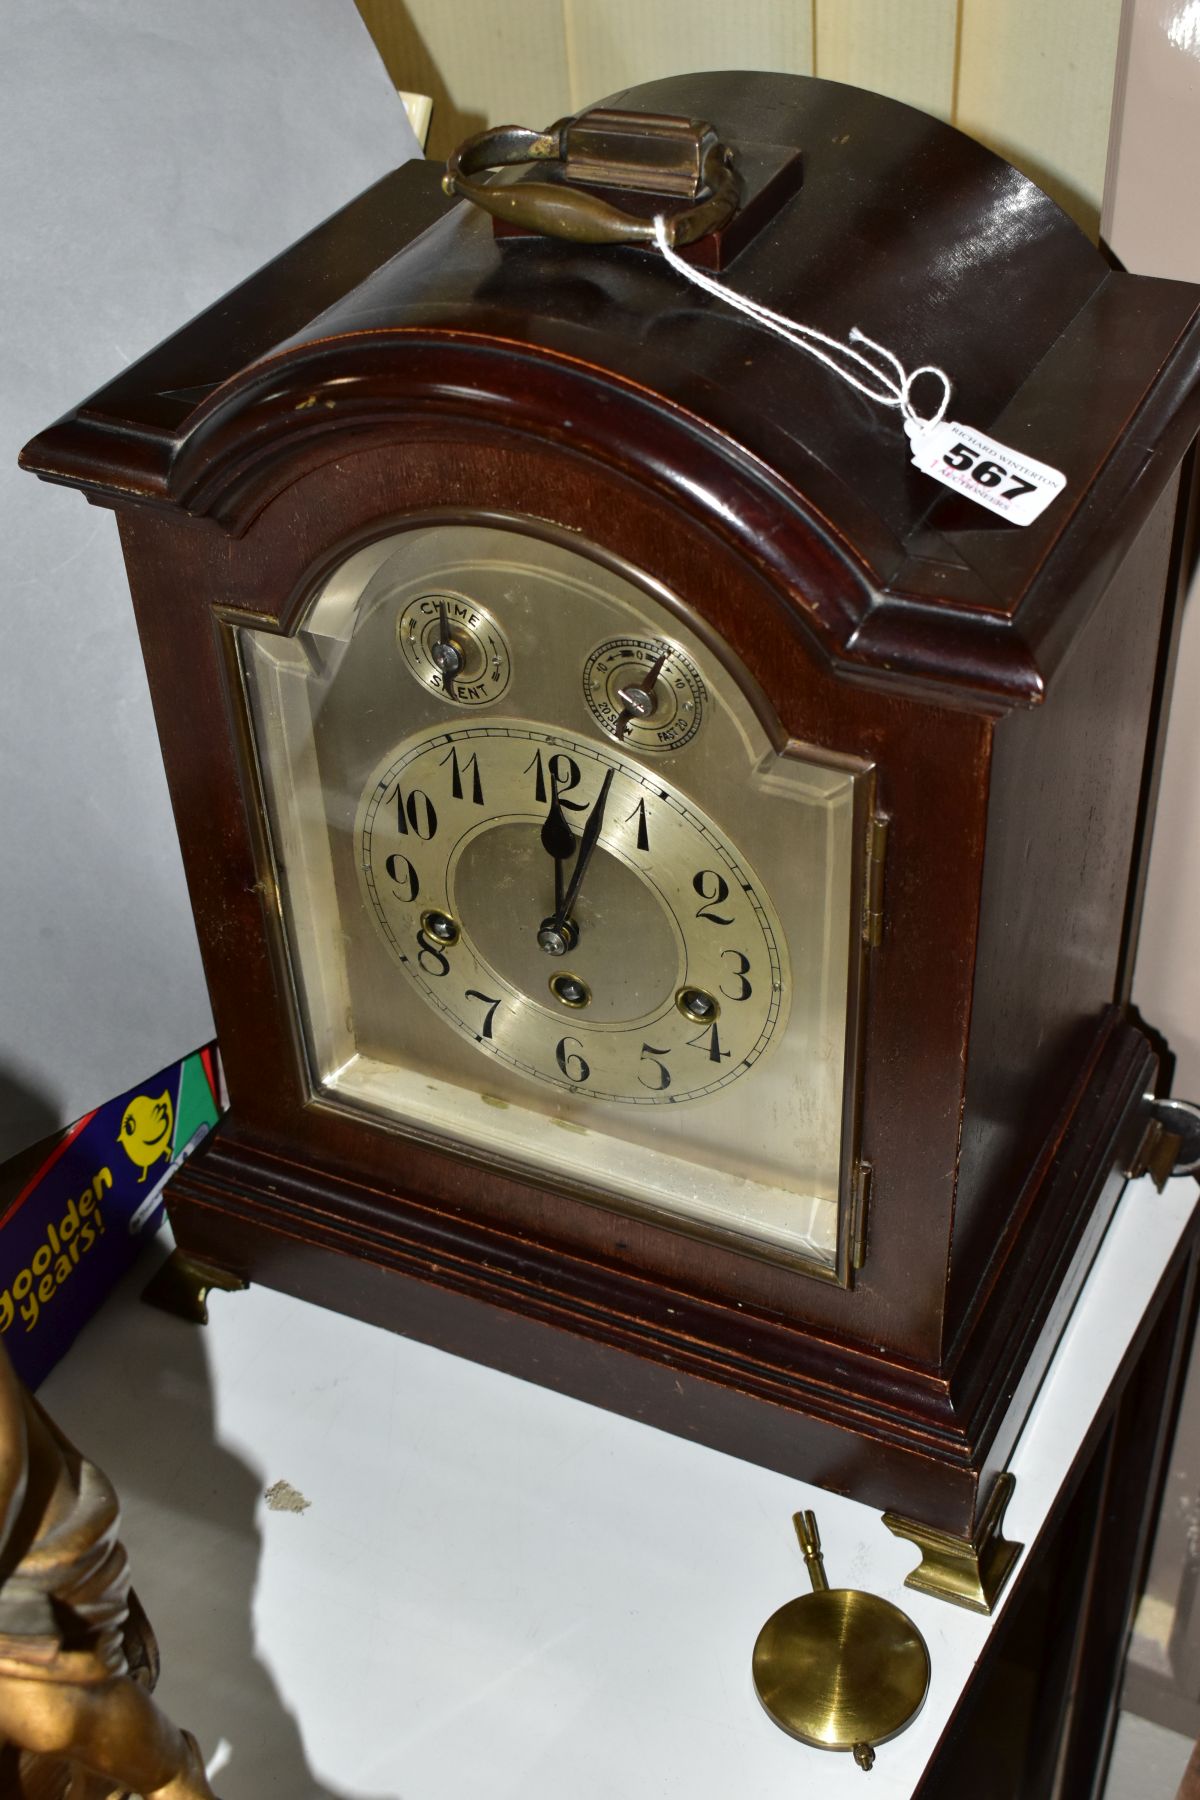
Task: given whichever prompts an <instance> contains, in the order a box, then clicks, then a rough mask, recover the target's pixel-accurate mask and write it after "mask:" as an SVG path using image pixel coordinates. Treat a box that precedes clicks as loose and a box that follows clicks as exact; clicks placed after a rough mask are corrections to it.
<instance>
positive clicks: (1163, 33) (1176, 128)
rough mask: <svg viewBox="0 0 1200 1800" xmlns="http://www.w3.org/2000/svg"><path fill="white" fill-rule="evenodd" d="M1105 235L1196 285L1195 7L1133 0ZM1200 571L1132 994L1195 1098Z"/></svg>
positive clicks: (1130, 260) (1198, 118)
mask: <svg viewBox="0 0 1200 1800" xmlns="http://www.w3.org/2000/svg"><path fill="white" fill-rule="evenodd" d="M1126 12H1127V17H1126V26H1125V33H1124V43H1123V55H1122V59H1121V64H1122V66H1121V70H1120V75H1119V79H1118V83H1117V90H1116V106H1115V108H1114V116H1113V138H1112V155H1111V158H1110V166H1109V174H1108V183H1107V189H1106V193H1105V203H1104V235H1105V238H1106V240H1107V241H1108V242H1109V243H1111V245H1112V247H1113V249H1114V250H1115V251H1116V253H1117V255H1118V256H1119V257H1120V258H1121V259H1122V261H1123V262H1124V263H1125V264H1126V266H1127V267H1128V268H1130V269H1133V270H1135V271H1136V272H1137V273H1138V274H1141V275H1170V276H1174V277H1176V278H1177V279H1179V280H1184V281H1197V282H1200V203H1198V201H1197V197H1196V169H1197V166H1198V165H1200V3H1198V0H1128V5H1127V9H1126ZM1198 896H1200V575H1198V576H1196V577H1195V578H1194V579H1193V581H1192V584H1191V591H1190V593H1189V595H1188V598H1187V602H1186V605H1185V607H1184V615H1183V626H1182V630H1181V634H1180V643H1179V660H1178V663H1177V665H1176V671H1175V692H1174V699H1173V703H1172V707H1171V719H1170V727H1169V730H1168V733H1167V747H1166V756H1165V760H1164V765H1163V774H1162V787H1161V790H1160V795H1159V805H1158V815H1157V818H1156V821H1155V828H1154V844H1153V849H1152V853H1151V858H1150V875H1149V880H1148V883H1147V888H1146V908H1145V913H1144V915H1143V919H1142V935H1141V941H1140V949H1139V953H1138V960H1137V966H1136V970H1135V973H1134V988H1133V994H1134V999H1135V1000H1136V1001H1137V1003H1138V1005H1139V1006H1140V1007H1141V1009H1142V1011H1143V1013H1144V1014H1145V1016H1146V1017H1147V1018H1148V1019H1150V1020H1152V1021H1153V1022H1154V1024H1156V1025H1157V1026H1158V1027H1159V1029H1160V1030H1161V1031H1163V1032H1164V1033H1165V1035H1166V1037H1167V1039H1168V1041H1169V1043H1170V1044H1171V1047H1172V1049H1173V1050H1174V1051H1175V1054H1176V1058H1177V1067H1176V1075H1175V1092H1176V1093H1177V1094H1181V1095H1183V1096H1184V1097H1185V1098H1186V1099H1193V1100H1200V949H1198V948H1197V938H1196V916H1197V897H1198Z"/></svg>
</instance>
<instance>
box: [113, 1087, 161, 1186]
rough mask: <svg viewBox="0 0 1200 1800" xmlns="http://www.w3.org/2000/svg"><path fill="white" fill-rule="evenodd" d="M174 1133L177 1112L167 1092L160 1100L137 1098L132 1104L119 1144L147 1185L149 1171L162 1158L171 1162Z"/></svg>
mask: <svg viewBox="0 0 1200 1800" xmlns="http://www.w3.org/2000/svg"><path fill="white" fill-rule="evenodd" d="M174 1132H175V1108H174V1106H173V1104H172V1102H171V1096H170V1093H169V1092H168V1091H167V1090H166V1089H165V1088H164V1090H163V1092H162V1093H161V1094H160V1095H159V1096H158V1099H157V1100H155V1099H152V1098H151V1096H150V1095H149V1094H138V1095H136V1096H135V1098H134V1099H132V1100H131V1101H130V1102H129V1105H128V1106H127V1107H126V1108H125V1117H124V1118H123V1119H122V1120H121V1135H120V1137H119V1138H118V1139H117V1142H118V1144H120V1146H121V1148H122V1149H123V1150H124V1152H125V1154H126V1156H127V1157H128V1158H129V1160H130V1162H131V1163H135V1164H136V1165H137V1167H138V1168H139V1169H140V1170H141V1171H142V1173H141V1175H140V1177H139V1180H141V1181H145V1179H146V1173H147V1170H148V1169H149V1168H150V1166H151V1164H153V1163H156V1162H157V1161H158V1160H159V1158H160V1157H162V1156H165V1157H166V1159H167V1161H168V1162H170V1160H171V1140H172V1138H173V1136H174Z"/></svg>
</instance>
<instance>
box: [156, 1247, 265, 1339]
mask: <svg viewBox="0 0 1200 1800" xmlns="http://www.w3.org/2000/svg"><path fill="white" fill-rule="evenodd" d="M249 1285H250V1283H249V1282H248V1281H245V1280H243V1278H242V1277H241V1276H240V1275H233V1274H231V1273H230V1271H229V1270H228V1269H218V1268H216V1267H215V1265H214V1264H212V1263H205V1262H195V1261H193V1259H192V1258H191V1257H190V1256H185V1255H184V1254H183V1251H182V1250H173V1251H172V1252H171V1254H170V1256H169V1257H168V1258H167V1260H166V1262H165V1263H164V1264H163V1266H162V1268H161V1269H160V1270H159V1271H158V1274H157V1275H155V1276H154V1277H153V1279H152V1280H150V1281H149V1282H148V1283H147V1284H146V1286H145V1287H144V1288H143V1289H142V1299H143V1300H144V1301H145V1302H146V1304H147V1306H157V1307H158V1308H159V1309H160V1310H161V1311H162V1312H168V1313H171V1314H172V1315H173V1316H174V1317H175V1318H177V1319H186V1320H187V1321H188V1323H189V1324H190V1325H207V1324H208V1296H209V1294H210V1293H211V1292H212V1290H213V1289H214V1288H216V1290H217V1291H218V1293H222V1294H238V1293H241V1292H242V1291H243V1290H244V1289H246V1288H248V1287H249Z"/></svg>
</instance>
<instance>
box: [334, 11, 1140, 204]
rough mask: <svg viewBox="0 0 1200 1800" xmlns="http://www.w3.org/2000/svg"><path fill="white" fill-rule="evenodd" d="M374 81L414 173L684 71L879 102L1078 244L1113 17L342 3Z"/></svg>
mask: <svg viewBox="0 0 1200 1800" xmlns="http://www.w3.org/2000/svg"><path fill="white" fill-rule="evenodd" d="M357 4H358V8H359V11H360V12H361V13H362V15H363V18H364V19H365V20H366V23H367V25H368V27H369V28H370V30H371V32H372V34H373V36H374V38H375V40H376V42H377V44H378V45H379V48H380V50H381V52H382V54H383V58H384V61H385V62H386V63H387V65H388V70H389V73H390V74H391V76H392V79H393V81H395V83H396V85H397V86H398V87H401V88H408V89H416V90H417V91H419V92H421V93H429V94H432V95H433V97H434V112H433V127H432V131H431V133H430V139H429V151H430V154H431V155H432V156H445V155H447V154H448V152H449V151H450V150H451V149H452V148H453V146H454V145H455V144H456V143H457V142H458V141H459V140H460V139H461V138H462V137H464V136H466V135H467V133H468V132H470V131H477V130H480V129H481V128H482V126H483V125H484V124H492V125H499V124H519V125H538V126H541V125H548V124H549V123H550V121H551V120H553V119H556V118H559V117H560V116H561V115H563V114H564V113H569V112H572V111H575V110H577V109H578V108H580V107H583V106H586V105H587V104H588V103H589V101H593V100H598V99H601V98H602V97H603V96H604V95H606V94H610V93H613V92H615V91H616V90H617V89H619V88H623V87H627V86H629V85H630V84H631V83H633V82H637V81H648V80H651V79H653V78H655V77H657V76H661V75H671V74H683V73H686V72H687V71H688V70H691V69H752V68H757V69H781V70H785V71H791V72H793V73H796V74H802V75H812V74H816V75H822V76H827V77H828V78H829V79H830V80H833V81H848V82H852V83H854V84H856V85H858V86H860V87H869V88H875V89H877V90H878V91H879V92H881V93H885V94H892V95H894V96H895V97H896V98H897V99H900V100H905V101H908V102H909V103H910V104H911V105H913V106H920V107H923V108H925V110H926V111H928V112H934V113H937V114H938V115H939V116H940V117H941V118H944V119H949V120H951V121H952V122H953V123H955V124H957V125H960V126H962V128H963V129H964V130H966V131H970V132H971V133H972V134H973V135H974V136H976V137H978V138H981V139H982V140H983V141H984V142H985V143H987V144H989V145H991V146H992V147H993V148H994V149H997V150H1000V151H1002V152H1003V154H1004V155H1005V156H1007V157H1008V158H1009V159H1010V160H1011V161H1012V162H1015V163H1016V164H1017V165H1018V166H1019V167H1020V168H1023V169H1025V170H1026V171H1027V173H1029V174H1031V175H1032V176H1033V177H1034V178H1035V179H1036V180H1038V181H1040V182H1041V184H1042V186H1043V187H1046V188H1047V189H1048V190H1049V192H1051V193H1052V194H1053V195H1054V197H1055V199H1057V200H1059V201H1061V203H1062V204H1063V205H1064V206H1066V208H1067V210H1068V211H1069V212H1071V213H1072V215H1073V216H1074V217H1075V218H1077V219H1078V220H1079V221H1080V223H1081V224H1083V225H1084V226H1085V227H1086V228H1087V229H1088V230H1091V231H1094V230H1095V229H1096V225H1097V221H1098V218H1099V212H1100V199H1101V193H1102V190H1103V185H1104V164H1105V154H1106V147H1107V143H1108V121H1109V105H1110V101H1111V96H1112V83H1113V68H1114V64H1115V59H1116V51H1117V38H1118V31H1119V25H1120V13H1121V4H1120V0H1003V3H1002V4H995V0H903V4H900V3H899V0H799V3H795V0H794V3H793V4H791V5H787V6H783V5H780V4H779V3H778V0H741V3H740V5H739V6H738V7H737V9H736V10H735V9H733V8H729V7H718V6H715V5H712V4H710V5H707V6H704V5H701V6H697V4H696V0H504V3H503V4H497V0H357Z"/></svg>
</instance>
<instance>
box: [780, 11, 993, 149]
mask: <svg viewBox="0 0 1200 1800" xmlns="http://www.w3.org/2000/svg"><path fill="white" fill-rule="evenodd" d="M813 10H814V12H815V14H816V24H817V40H816V57H815V60H814V63H813V74H814V75H819V76H821V78H822V79H823V80H826V81H849V82H852V83H853V85H854V86H855V87H865V88H870V89H871V90H872V92H873V93H877V94H890V95H891V97H892V99H894V100H903V101H905V102H906V104H907V105H909V106H919V107H921V108H922V110H923V111H925V112H931V113H934V114H935V115H936V116H937V117H938V118H939V119H948V120H951V121H952V120H953V114H954V86H955V67H956V59H957V53H958V28H959V13H960V0H905V4H904V5H903V6H896V5H894V4H892V0H817V5H816V6H815V7H814V9H813Z"/></svg>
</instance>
